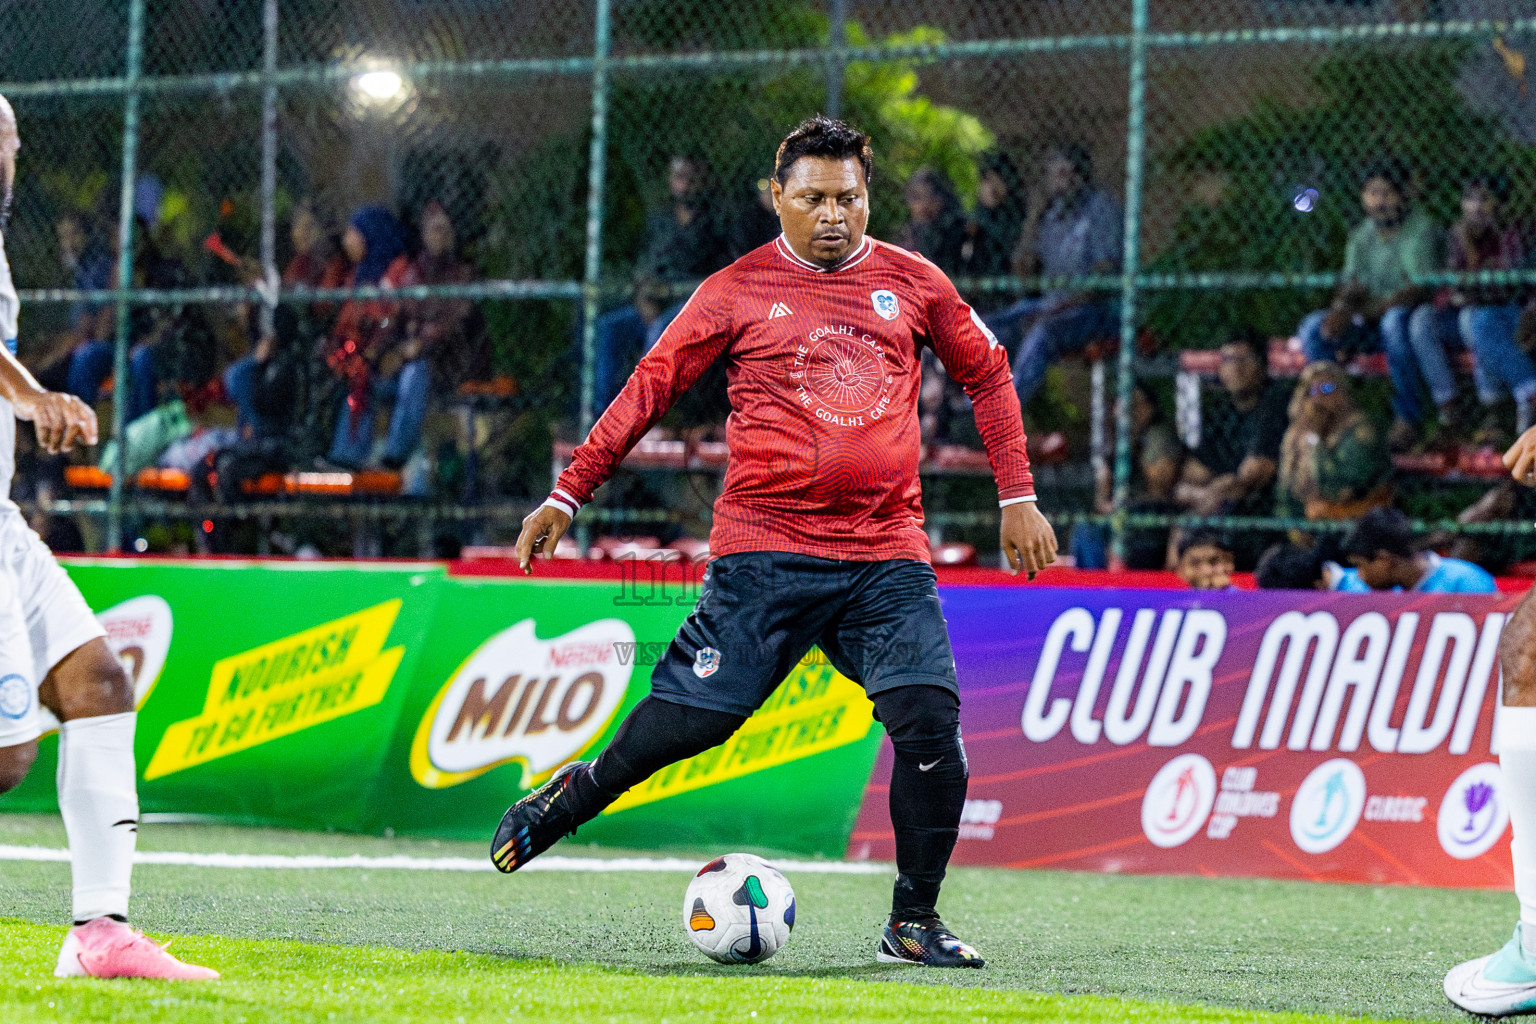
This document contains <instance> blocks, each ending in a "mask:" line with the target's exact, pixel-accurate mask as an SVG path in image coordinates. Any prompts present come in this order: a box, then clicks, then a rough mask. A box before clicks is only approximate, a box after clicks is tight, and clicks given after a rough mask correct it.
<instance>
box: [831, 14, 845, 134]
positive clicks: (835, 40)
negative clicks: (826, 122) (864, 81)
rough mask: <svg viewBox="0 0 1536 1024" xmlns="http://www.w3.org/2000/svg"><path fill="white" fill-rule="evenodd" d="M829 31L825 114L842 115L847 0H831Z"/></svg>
mask: <svg viewBox="0 0 1536 1024" xmlns="http://www.w3.org/2000/svg"><path fill="white" fill-rule="evenodd" d="M830 14H831V19H832V24H831V31H830V32H829V34H828V43H829V45H830V46H831V48H832V50H833V56H832V57H831V58H830V59H829V60H828V61H827V116H828V117H842V116H843V66H844V65H843V55H842V53H841V51H842V49H843V47H844V46H846V45H847V43H848V0H831V11H830Z"/></svg>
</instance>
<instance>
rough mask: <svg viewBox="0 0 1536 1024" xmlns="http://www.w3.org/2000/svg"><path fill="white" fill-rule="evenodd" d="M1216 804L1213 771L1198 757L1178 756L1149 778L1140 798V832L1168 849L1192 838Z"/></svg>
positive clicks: (1208, 764) (1154, 844) (1209, 763)
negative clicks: (1144, 792) (1149, 780)
mask: <svg viewBox="0 0 1536 1024" xmlns="http://www.w3.org/2000/svg"><path fill="white" fill-rule="evenodd" d="M1215 802H1216V769H1215V768H1213V767H1211V762H1209V761H1207V760H1206V759H1205V758H1203V757H1201V756H1200V755H1199V754H1180V755H1179V756H1178V757H1176V758H1174V759H1173V760H1172V761H1169V762H1168V763H1167V764H1165V765H1163V767H1162V768H1160V769H1159V770H1158V773H1157V774H1156V775H1154V776H1152V781H1151V782H1150V783H1148V784H1147V792H1146V795H1144V796H1143V797H1142V798H1141V830H1142V831H1143V832H1145V833H1146V835H1147V838H1148V839H1149V840H1151V841H1152V845H1153V846H1160V847H1162V848H1163V849H1165V850H1166V849H1170V848H1172V847H1175V846H1180V845H1183V844H1184V843H1187V842H1188V841H1189V840H1190V839H1191V838H1193V837H1194V835H1195V833H1196V832H1199V831H1200V829H1201V828H1202V827H1203V826H1204V825H1205V820H1206V818H1208V817H1209V816H1210V813H1211V805H1212V804H1214V803H1215Z"/></svg>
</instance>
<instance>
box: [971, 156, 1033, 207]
mask: <svg viewBox="0 0 1536 1024" xmlns="http://www.w3.org/2000/svg"><path fill="white" fill-rule="evenodd" d="M976 169H977V170H978V171H979V172H980V176H981V177H986V176H987V175H988V174H995V175H997V176H998V177H999V178H1002V179H1003V184H1004V185H1006V186H1008V195H1009V196H1010V197H1012V196H1014V195H1018V196H1023V195H1024V193H1025V191H1026V189H1027V186H1026V185H1025V182H1024V175H1022V174H1020V173H1019V165H1018V164H1016V163H1014V162H1013V157H1011V156H1009V155H1008V154H1007V153H1004V152H1002V151H1001V150H996V149H994V150H991V151H990V152H987V153H984V154H982V157H981V159H980V160H978V161H977V168H976Z"/></svg>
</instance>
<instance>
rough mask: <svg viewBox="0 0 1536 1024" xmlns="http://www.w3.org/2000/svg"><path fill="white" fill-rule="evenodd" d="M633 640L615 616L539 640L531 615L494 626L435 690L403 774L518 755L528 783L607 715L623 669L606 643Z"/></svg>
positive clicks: (463, 769)
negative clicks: (491, 633)
mask: <svg viewBox="0 0 1536 1024" xmlns="http://www.w3.org/2000/svg"><path fill="white" fill-rule="evenodd" d="M634 642H635V634H634V630H632V629H631V628H630V626H629V624H628V623H627V622H624V621H623V620H621V619H602V620H600V621H598V622H590V623H588V624H587V625H585V626H581V627H580V628H578V629H574V630H572V631H571V632H569V633H567V634H565V635H564V636H559V637H554V638H552V639H549V640H541V639H539V637H538V635H537V632H536V624H535V622H534V620H533V619H524V620H523V621H522V622H519V623H517V624H516V625H514V626H512V627H511V628H509V629H505V630H502V631H501V632H500V633H497V634H496V635H495V636H493V637H491V638H490V639H489V640H487V641H486V642H485V643H483V644H481V645H480V648H479V649H478V650H476V651H475V652H474V653H473V654H471V655H470V656H469V659H468V660H467V661H465V662H464V664H463V665H462V666H460V668H459V670H458V671H457V672H456V673H455V674H454V676H453V678H452V679H450V680H449V681H448V682H447V684H446V685H444V686H443V688H442V689H441V690H439V691H438V694H437V697H436V699H435V700H433V702H432V705H431V706H430V707H429V708H428V709H427V713H426V714H425V715H424V716H423V717H422V720H421V724H420V725H419V726H417V729H416V738H415V741H414V742H413V743H412V744H411V774H412V775H413V776H414V777H415V779H416V781H417V782H419V783H421V785H423V786H426V787H427V788H429V789H442V788H445V787H448V786H456V785H458V784H459V783H461V782H466V781H468V780H469V779H472V778H474V777H475V776H477V775H483V774H484V773H485V772H488V771H490V770H491V769H492V768H495V767H498V766H499V765H503V764H508V763H510V762H512V761H519V762H521V763H522V765H523V778H522V786H523V788H524V789H531V788H532V787H533V786H534V784H535V783H536V782H537V781H539V780H540V779H541V777H542V776H545V775H547V774H548V773H550V772H552V771H553V770H554V769H556V768H558V767H559V766H560V765H562V764H564V763H565V762H567V761H569V760H570V759H571V758H573V757H576V756H577V755H578V754H580V753H581V752H582V751H584V750H586V749H587V747H589V746H591V744H592V742H593V741H594V740H596V739H597V737H598V736H599V735H601V734H602V732H603V730H604V729H605V728H606V727H607V726H608V723H609V722H610V721H612V719H613V716H614V713H615V712H617V711H618V709H619V705H620V704H622V703H623V702H624V694H625V691H626V690H627V689H628V688H629V677H630V674H631V672H632V671H633V665H632V664H630V663H628V662H629V659H625V662H626V663H621V662H620V660H619V658H618V657H617V654H616V648H617V645H620V644H626V645H631V646H632V645H633V644H634ZM624 649H627V648H624Z"/></svg>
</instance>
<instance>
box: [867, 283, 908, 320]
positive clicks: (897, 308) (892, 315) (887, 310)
mask: <svg viewBox="0 0 1536 1024" xmlns="http://www.w3.org/2000/svg"><path fill="white" fill-rule="evenodd" d="M869 301H870V303H871V304H872V305H873V306H874V307H875V312H876V313H879V314H880V315H881V317H883V318H884V319H886V320H895V319H896V318H897V317H898V316H900V315H901V304H900V303H899V302H897V301H896V293H895V292H889V291H886V290H885V289H884V288H881V289H880V290H879V291H877V292H870V293H869Z"/></svg>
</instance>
